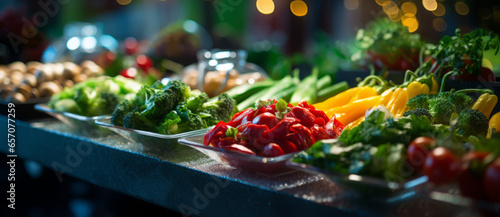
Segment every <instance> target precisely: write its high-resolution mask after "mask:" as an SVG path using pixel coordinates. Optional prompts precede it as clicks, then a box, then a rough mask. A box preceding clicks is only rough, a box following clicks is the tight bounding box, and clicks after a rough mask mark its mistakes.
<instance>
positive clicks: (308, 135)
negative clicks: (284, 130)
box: [290, 124, 316, 149]
mask: <svg viewBox="0 0 500 217" xmlns="http://www.w3.org/2000/svg"><path fill="white" fill-rule="evenodd" d="M290 131H291V132H294V133H295V134H297V136H299V139H300V140H301V141H303V143H304V145H305V146H306V149H307V148H309V147H311V146H312V145H313V144H314V143H315V142H316V140H315V139H314V136H313V135H312V132H311V130H309V128H307V127H305V126H304V125H302V124H294V125H292V126H290Z"/></svg>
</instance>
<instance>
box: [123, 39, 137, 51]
mask: <svg viewBox="0 0 500 217" xmlns="http://www.w3.org/2000/svg"><path fill="white" fill-rule="evenodd" d="M123 46H124V47H125V53H126V54H128V55H132V54H135V53H137V50H138V48H139V43H138V42H137V40H136V39H135V38H132V37H128V38H126V39H125V41H123Z"/></svg>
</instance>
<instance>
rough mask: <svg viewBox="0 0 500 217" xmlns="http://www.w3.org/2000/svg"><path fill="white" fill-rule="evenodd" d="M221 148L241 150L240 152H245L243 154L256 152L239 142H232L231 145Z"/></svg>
mask: <svg viewBox="0 0 500 217" xmlns="http://www.w3.org/2000/svg"><path fill="white" fill-rule="evenodd" d="M221 148H223V149H226V150H231V151H236V152H240V153H243V154H251V155H255V152H253V151H252V150H250V149H249V148H247V147H245V146H243V145H239V144H232V145H230V146H225V147H221Z"/></svg>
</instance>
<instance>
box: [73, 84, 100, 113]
mask: <svg viewBox="0 0 500 217" xmlns="http://www.w3.org/2000/svg"><path fill="white" fill-rule="evenodd" d="M95 97H96V92H95V91H94V90H93V89H92V88H90V87H87V86H83V87H81V88H78V89H76V91H75V95H74V97H73V99H75V102H76V103H77V104H78V105H80V108H81V109H82V112H83V113H87V108H89V107H90V104H91V103H92V101H94V100H95Z"/></svg>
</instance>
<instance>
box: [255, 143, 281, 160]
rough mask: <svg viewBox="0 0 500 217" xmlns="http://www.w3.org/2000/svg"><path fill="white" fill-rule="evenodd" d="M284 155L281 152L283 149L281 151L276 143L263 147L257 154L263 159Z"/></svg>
mask: <svg viewBox="0 0 500 217" xmlns="http://www.w3.org/2000/svg"><path fill="white" fill-rule="evenodd" d="M284 154H285V152H284V151H283V149H281V147H280V146H279V145H278V144H276V143H269V144H267V145H266V146H264V148H263V149H262V151H261V152H259V155H260V156H264V157H277V156H281V155H284Z"/></svg>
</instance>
